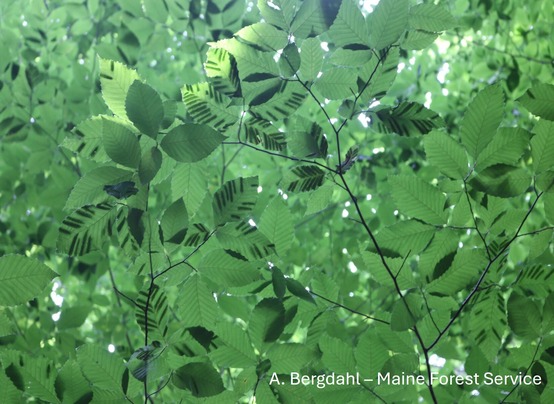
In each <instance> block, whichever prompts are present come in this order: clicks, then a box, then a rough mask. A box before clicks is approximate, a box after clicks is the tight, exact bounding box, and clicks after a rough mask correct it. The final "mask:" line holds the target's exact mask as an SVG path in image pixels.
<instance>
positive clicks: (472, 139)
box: [460, 84, 504, 159]
mask: <svg viewBox="0 0 554 404" xmlns="http://www.w3.org/2000/svg"><path fill="white" fill-rule="evenodd" d="M503 114H504V95H503V93H502V88H501V87H500V85H498V84H496V85H492V86H488V87H486V88H485V89H484V90H483V91H481V92H479V93H478V94H477V95H476V96H475V98H474V99H473V101H472V102H471V103H470V104H469V108H468V110H467V111H466V113H465V115H464V117H463V119H462V123H461V130H460V136H461V138H462V143H463V144H464V145H465V147H466V149H467V152H468V153H469V155H470V156H471V157H473V158H474V159H477V157H479V154H480V153H481V152H482V151H483V150H484V148H485V147H486V146H487V145H488V144H489V143H490V142H491V140H492V139H493V137H494V134H495V133H496V129H497V128H498V125H500V121H502V116H503Z"/></svg>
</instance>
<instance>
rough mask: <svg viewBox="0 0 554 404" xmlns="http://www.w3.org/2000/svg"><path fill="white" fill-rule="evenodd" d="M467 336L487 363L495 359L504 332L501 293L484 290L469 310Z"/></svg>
mask: <svg viewBox="0 0 554 404" xmlns="http://www.w3.org/2000/svg"><path fill="white" fill-rule="evenodd" d="M468 324H469V335H470V336H471V338H472V339H473V340H474V341H475V342H476V343H477V345H478V346H479V348H481V351H482V352H483V354H484V355H485V356H486V358H487V359H488V360H489V361H493V360H494V359H495V358H496V355H497V353H498V350H499V349H500V346H501V344H502V336H503V335H504V332H505V331H506V326H507V320H506V308H505V301H504V296H503V293H502V291H500V290H499V289H497V288H491V289H487V290H484V291H483V292H481V293H480V294H479V297H478V299H477V302H476V303H475V305H474V306H473V307H472V309H471V313H470V321H469V323H468Z"/></svg>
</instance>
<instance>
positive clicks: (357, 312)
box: [310, 290, 390, 324]
mask: <svg viewBox="0 0 554 404" xmlns="http://www.w3.org/2000/svg"><path fill="white" fill-rule="evenodd" d="M310 294H312V295H315V296H317V297H319V298H320V299H323V300H325V301H326V302H329V303H331V304H333V305H335V306H338V307H340V308H342V309H344V310H347V311H349V312H350V313H353V314H357V315H359V316H362V317H365V318H366V319H368V320H373V321H376V322H378V323H383V324H390V323H389V322H388V321H386V320H381V319H380V318H377V317H373V316H370V315H367V314H364V313H362V312H359V311H357V310H354V309H351V308H350V307H347V306H345V305H343V304H340V303H338V302H335V301H334V300H331V299H328V298H326V297H325V296H322V295H320V294H319V293H316V292H314V291H313V290H310Z"/></svg>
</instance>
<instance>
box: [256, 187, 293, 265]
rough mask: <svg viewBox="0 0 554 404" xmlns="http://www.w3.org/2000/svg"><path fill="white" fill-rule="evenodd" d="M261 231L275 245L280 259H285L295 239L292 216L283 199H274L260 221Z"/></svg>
mask: <svg viewBox="0 0 554 404" xmlns="http://www.w3.org/2000/svg"><path fill="white" fill-rule="evenodd" d="M259 229H260V231H261V232H262V233H263V234H264V235H265V236H266V237H267V238H268V239H269V241H270V242H272V243H273V244H275V250H276V251H277V254H278V255H279V256H280V257H285V254H286V253H287V251H288V250H289V248H290V246H291V244H292V241H293V239H294V227H293V225H292V215H291V213H290V210H289V208H288V207H287V205H286V204H285V202H284V201H283V199H282V198H280V197H276V198H274V199H273V200H272V201H271V202H270V203H269V204H268V205H267V207H266V208H265V210H264V213H263V214H262V217H261V219H260V227H259Z"/></svg>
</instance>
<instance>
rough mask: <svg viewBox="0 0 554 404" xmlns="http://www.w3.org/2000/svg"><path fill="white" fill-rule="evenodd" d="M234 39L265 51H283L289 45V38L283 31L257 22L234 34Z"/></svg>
mask: <svg viewBox="0 0 554 404" xmlns="http://www.w3.org/2000/svg"><path fill="white" fill-rule="evenodd" d="M235 38H240V39H241V40H242V41H244V42H246V43H249V44H250V45H253V46H256V47H260V48H262V49H263V50H267V51H270V50H272V51H277V50H279V49H283V48H284V47H285V46H287V44H288V43H289V37H288V34H287V33H286V32H285V31H283V30H281V29H278V28H275V27H274V26H273V25H270V24H268V23H265V22H257V23H255V24H252V25H248V26H247V27H244V28H242V29H241V30H239V31H238V32H237V33H236V34H235Z"/></svg>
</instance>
